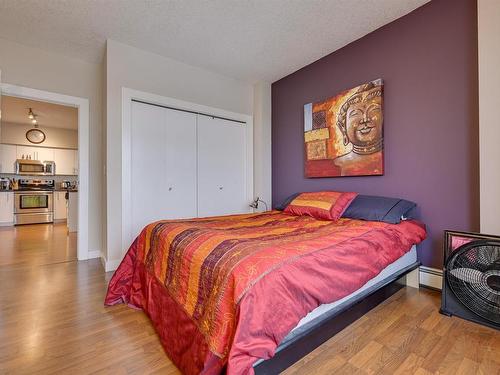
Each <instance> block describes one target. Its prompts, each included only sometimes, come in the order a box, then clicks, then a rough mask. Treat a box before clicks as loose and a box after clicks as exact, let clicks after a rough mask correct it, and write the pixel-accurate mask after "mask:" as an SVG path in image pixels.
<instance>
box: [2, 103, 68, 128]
mask: <svg viewBox="0 0 500 375" xmlns="http://www.w3.org/2000/svg"><path fill="white" fill-rule="evenodd" d="M30 108H31V109H32V110H33V113H34V114H35V115H36V116H37V120H38V125H39V126H40V127H41V128H44V127H50V128H62V129H71V130H78V109H77V108H75V107H69V106H65V105H59V104H52V103H46V102H39V101H37V100H29V99H22V98H16V97H13V96H5V95H2V122H4V121H5V122H10V123H14V124H22V125H31V120H30V119H29V118H28V113H29V109H30Z"/></svg>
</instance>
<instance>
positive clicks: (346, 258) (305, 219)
mask: <svg viewBox="0 0 500 375" xmlns="http://www.w3.org/2000/svg"><path fill="white" fill-rule="evenodd" d="M424 238H425V229H424V227H423V225H421V224H419V223H417V222H413V221H407V222H402V223H401V224H398V225H392V224H387V223H381V222H371V221H359V220H351V219H340V220H339V221H338V222H332V221H322V220H316V219H314V218H311V217H309V216H292V215H289V214H285V213H282V212H280V211H271V212H267V213H260V214H245V215H234V216H223V217H214V218H204V219H190V220H180V221H160V222H155V223H152V224H150V225H148V226H147V227H145V228H144V230H143V231H142V232H141V234H140V235H139V236H138V237H137V239H136V240H135V241H134V243H133V244H132V246H131V248H130V249H129V251H128V252H127V254H126V256H125V258H124V260H123V261H122V263H121V265H120V266H119V268H118V270H117V271H116V272H115V274H114V276H113V278H112V279H111V282H110V285H109V289H108V293H107V296H106V301H105V303H106V304H107V305H112V304H115V303H119V302H122V301H124V302H126V303H129V304H131V305H133V306H135V307H138V308H141V309H143V310H144V311H145V312H146V313H147V314H148V315H149V316H150V317H151V320H152V322H153V324H154V325H155V328H156V330H157V331H158V333H159V336H160V339H161V341H162V344H163V346H164V348H165V351H166V352H167V354H168V356H169V357H170V358H171V359H172V360H173V361H174V363H175V364H176V365H177V366H178V367H179V368H180V369H181V370H182V371H183V372H184V373H190V374H191V373H192V374H194V373H219V372H221V371H222V369H223V368H224V367H225V366H227V372H228V373H229V374H232V373H234V374H240V373H251V372H252V367H251V366H252V364H253V363H254V362H255V361H256V360H257V359H259V358H269V357H271V356H272V355H273V354H274V350H275V348H276V346H277V345H279V343H280V341H281V340H282V339H283V338H284V337H285V336H286V334H287V333H288V332H289V331H290V330H291V329H292V328H293V327H294V326H295V325H296V324H297V323H298V321H299V320H300V319H301V318H302V317H303V316H305V315H306V314H307V313H308V312H309V311H311V310H313V309H314V308H315V307H317V306H318V305H320V304H322V303H330V302H333V301H335V300H337V299H340V298H342V297H344V296H346V295H348V294H350V293H352V292H353V291H355V290H356V289H359V288H360V287H361V286H362V285H364V284H365V283H366V282H367V281H368V280H370V279H371V278H373V277H374V276H376V275H377V274H378V273H379V272H380V271H381V270H382V269H384V268H385V267H386V266H387V265H389V264H390V263H392V262H393V261H395V260H396V259H398V258H399V257H401V256H402V255H403V254H404V253H405V252H407V251H408V250H409V249H410V247H411V246H412V245H413V244H416V243H419V242H421V241H422V240H423V239H424Z"/></svg>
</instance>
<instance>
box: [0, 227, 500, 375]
mask: <svg viewBox="0 0 500 375" xmlns="http://www.w3.org/2000/svg"><path fill="white" fill-rule="evenodd" d="M75 258H76V236H70V237H68V236H66V231H65V227H64V226H61V225H56V226H50V225H46V226H45V225H40V226H25V227H18V228H0V285H1V291H0V374H72V375H73V374H152V373H155V374H178V373H179V371H178V370H177V369H176V367H175V366H174V365H173V364H172V362H170V360H169V359H168V358H167V357H166V355H165V353H164V352H163V349H162V347H161V345H160V342H159V340H158V337H157V335H156V333H155V332H154V330H153V328H152V326H151V324H150V322H149V320H148V318H147V317H146V315H145V314H144V313H142V312H141V311H136V310H133V309H131V308H128V307H126V306H124V305H117V306H113V307H110V308H105V307H104V306H103V299H104V294H105V291H106V285H107V282H108V281H109V278H110V277H111V274H109V273H108V274H105V273H104V272H103V269H102V266H101V264H100V261H99V260H90V261H85V262H77V261H76V259H75ZM438 307H439V294H438V293H436V292H432V291H429V290H425V289H421V290H415V289H411V288H407V289H403V290H401V291H400V292H398V293H397V294H395V295H394V296H393V297H391V298H390V299H389V300H387V301H386V302H384V303H383V304H381V305H380V306H378V307H377V308H376V309H374V310H372V311H371V312H370V313H368V314H367V315H365V316H363V317H362V318H361V319H359V320H358V321H356V322H355V323H354V324H352V325H351V326H349V327H348V328H346V329H345V330H343V331H342V332H340V333H339V334H338V335H336V336H335V337H333V338H332V339H330V340H329V341H327V342H326V343H324V344H323V345H322V346H320V347H319V348H317V349H316V350H315V351H314V352H312V353H310V354H309V355H308V356H306V357H305V358H303V359H301V360H300V361H299V362H297V363H296V364H294V365H293V366H292V367H290V368H289V369H288V370H286V371H285V374H310V373H315V374H332V373H335V374H371V373H380V374H412V373H414V374H432V373H455V374H475V373H483V374H500V333H499V332H498V331H495V330H493V329H489V328H485V327H481V326H479V325H476V324H473V323H469V322H465V321H462V320H460V319H458V318H447V317H444V316H442V315H440V314H439V313H438V311H437V310H438Z"/></svg>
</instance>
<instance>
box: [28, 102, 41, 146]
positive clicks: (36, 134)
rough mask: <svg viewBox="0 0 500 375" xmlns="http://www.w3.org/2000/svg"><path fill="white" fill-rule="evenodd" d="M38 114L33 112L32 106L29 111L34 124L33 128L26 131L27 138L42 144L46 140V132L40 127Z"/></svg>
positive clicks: (29, 116)
mask: <svg viewBox="0 0 500 375" xmlns="http://www.w3.org/2000/svg"><path fill="white" fill-rule="evenodd" d="M37 117H38V116H37V115H35V114H34V113H33V110H32V109H31V108H30V109H29V112H28V118H29V119H30V120H31V123H32V124H33V128H32V129H29V130H28V131H27V132H26V139H27V140H28V141H30V142H31V143H34V144H40V143H43V142H44V141H45V133H44V132H43V131H42V130H40V129H39V128H38V120H37V119H36V118H37Z"/></svg>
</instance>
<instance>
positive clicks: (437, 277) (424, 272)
mask: <svg viewBox="0 0 500 375" xmlns="http://www.w3.org/2000/svg"><path fill="white" fill-rule="evenodd" d="M420 285H422V286H426V287H428V288H432V289H439V290H441V288H442V286H443V270H440V269H437V268H431V267H425V266H420Z"/></svg>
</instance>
